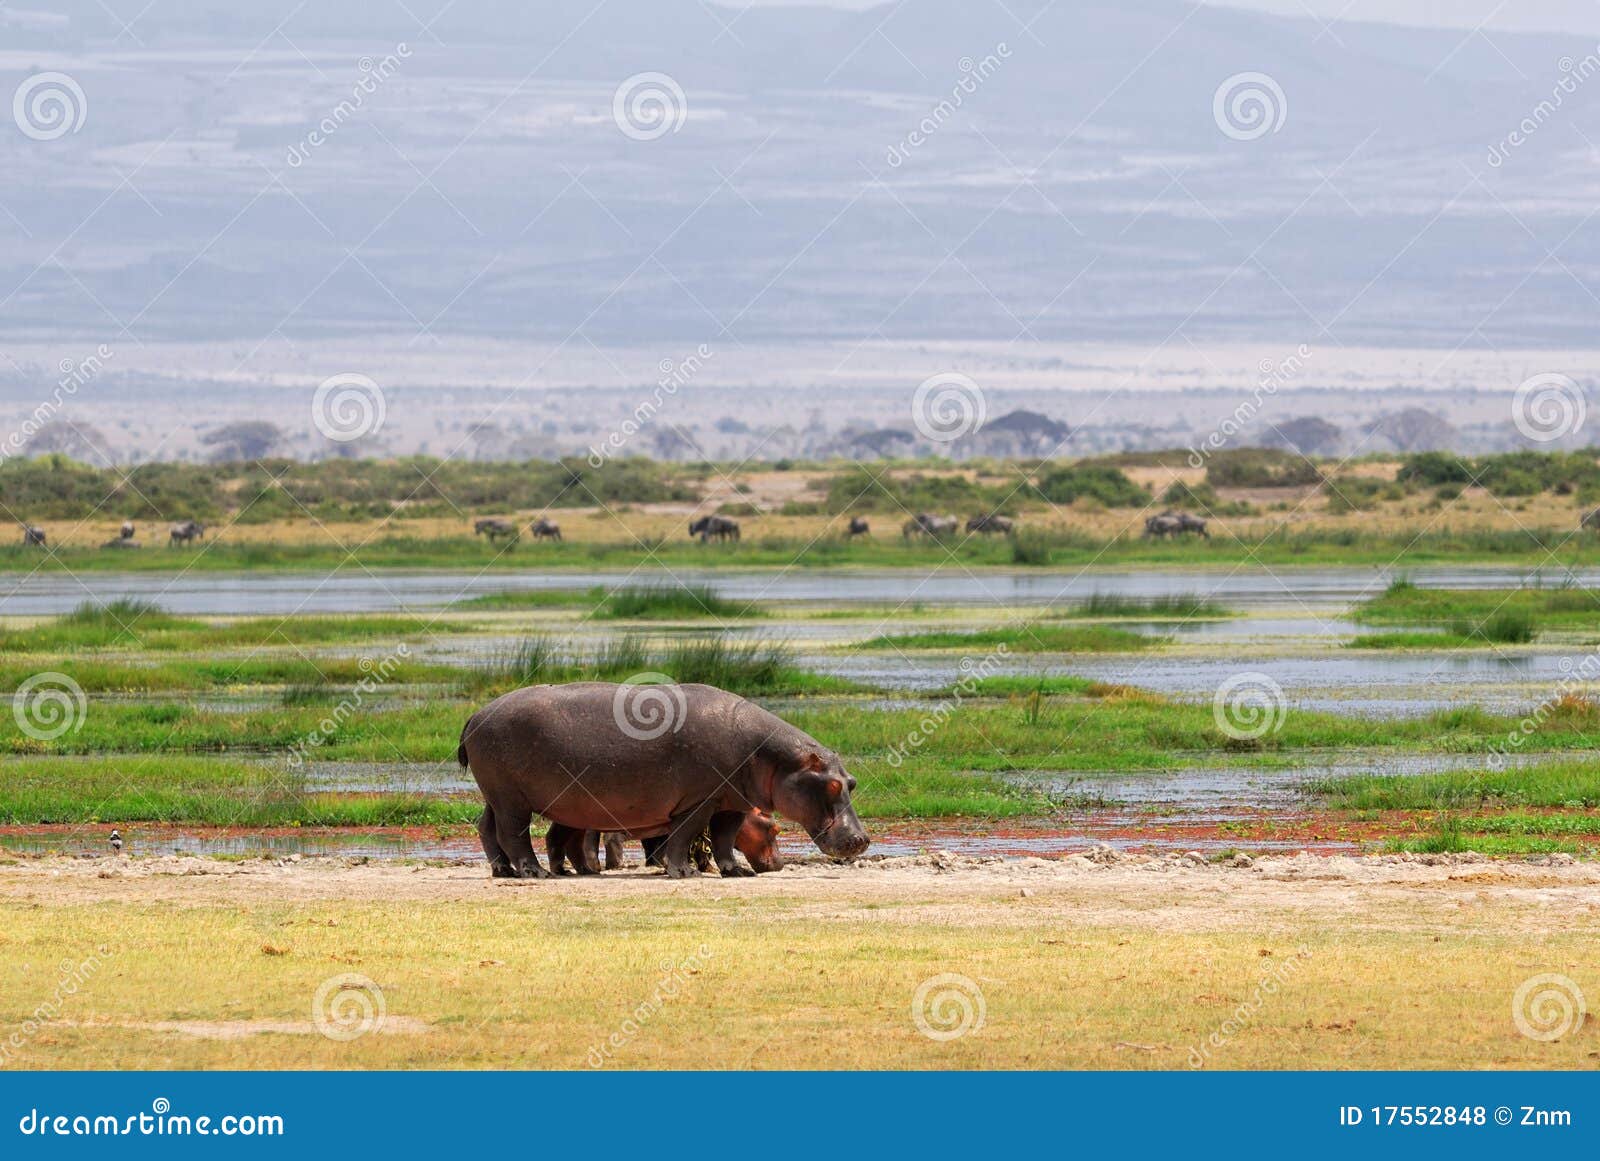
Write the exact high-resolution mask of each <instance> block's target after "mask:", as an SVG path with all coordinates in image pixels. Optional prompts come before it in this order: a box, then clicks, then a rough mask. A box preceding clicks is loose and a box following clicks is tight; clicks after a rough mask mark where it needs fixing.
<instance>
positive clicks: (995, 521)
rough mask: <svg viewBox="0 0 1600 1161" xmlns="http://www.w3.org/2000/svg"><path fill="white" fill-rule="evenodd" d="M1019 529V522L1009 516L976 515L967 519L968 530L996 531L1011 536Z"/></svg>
mask: <svg viewBox="0 0 1600 1161" xmlns="http://www.w3.org/2000/svg"><path fill="white" fill-rule="evenodd" d="M1016 529H1017V522H1016V521H1015V520H1012V519H1011V518H1010V517H1007V516H995V515H993V514H991V515H988V516H974V517H973V518H972V519H971V520H968V521H967V531H968V532H984V533H989V532H996V533H999V534H1000V535H1001V536H1010V535H1011V534H1012V533H1013V532H1015V531H1016Z"/></svg>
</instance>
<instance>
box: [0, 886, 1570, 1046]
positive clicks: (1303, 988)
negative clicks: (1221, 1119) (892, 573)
mask: <svg viewBox="0 0 1600 1161" xmlns="http://www.w3.org/2000/svg"><path fill="white" fill-rule="evenodd" d="M902 862H903V863H905V864H906V865H905V866H903V867H902V868H901V869H899V870H889V871H884V870H876V871H868V870H851V869H838V870H835V869H832V868H826V867H808V868H803V869H800V870H798V871H792V872H786V873H785V874H783V875H779V876H771V877H763V878H762V879H760V880H756V881H739V882H734V883H722V882H719V881H717V880H714V879H713V880H702V881H693V882H687V883H683V884H672V883H668V882H666V881H665V880H663V879H661V878H660V877H659V876H657V875H653V874H652V875H646V874H643V873H630V874H625V875H622V876H608V877H606V878H604V879H602V880H599V881H594V880H591V881H584V882H573V881H564V882H559V883H509V884H508V883H495V882H491V881H489V880H488V879H487V878H486V877H485V876H484V875H483V873H482V871H481V869H480V868H477V867H460V868H456V867H450V868H440V867H427V868H415V869H412V868H406V867H396V866H387V867H378V866H368V867H361V868H346V867H344V866H342V865H336V864H326V865H313V864H309V863H308V864H302V865H299V866H295V867H290V868H273V867H271V866H270V865H266V864H252V865H248V866H243V867H237V866H236V867H228V866H225V865H222V864H215V863H211V864H206V863H203V862H202V861H199V860H176V859H168V860H158V861H156V863H155V865H147V866H145V867H143V868H139V867H138V866H136V865H135V864H132V863H131V862H125V863H123V864H122V866H123V868H124V870H122V871H120V872H117V873H116V875H115V877H113V878H109V879H101V878H98V877H96V872H95V870H94V869H93V868H92V867H85V866H84V865H83V864H82V863H74V862H70V861H65V860H54V861H43V862H32V861H30V862H28V863H26V864H24V865H21V866H13V867H7V868H0V916H3V918H0V931H3V932H4V934H3V935H0V978H3V979H5V980H6V981H7V986H6V988H5V989H4V992H3V993H0V1034H9V1033H10V1032H12V1031H13V1030H15V1029H16V1028H17V1027H18V1026H19V1025H21V1024H22V1022H24V1021H26V1020H28V1019H29V1017H30V1013H32V1012H33V1011H34V1010H35V1007H36V1005H38V1004H39V1003H40V1002H41V1001H44V1000H47V999H49V998H50V997H51V995H52V993H53V991H54V989H55V988H56V984H57V981H58V978H59V976H60V973H61V971H62V965H67V966H68V967H70V966H71V965H73V964H76V963H79V962H81V961H82V960H83V959H84V958H85V957H86V956H89V955H92V954H94V951H93V949H95V948H96V947H102V946H103V947H104V948H106V949H107V954H106V955H105V957H104V960H103V961H102V962H101V963H100V965H99V966H98V968H97V969H96V970H95V971H94V972H93V973H92V974H91V976H90V978H88V979H87V980H86V981H85V982H84V984H83V986H82V987H80V988H78V989H77V990H76V992H75V994H72V995H69V996H67V997H65V998H64V999H63V1000H62V1002H61V1005H60V1010H59V1012H58V1013H56V1018H55V1019H54V1020H52V1021H50V1022H48V1023H46V1024H45V1025H44V1026H43V1027H42V1028H41V1029H40V1030H38V1031H37V1033H36V1034H34V1035H33V1036H32V1037H31V1038H29V1039H27V1040H26V1042H25V1044H24V1046H23V1048H22V1049H21V1051H20V1052H17V1053H16V1054H15V1055H14V1057H13V1060H14V1063H15V1066H18V1067H45V1068H89V1067H97V1068H144V1067H177V1068H192V1067H246V1068H253V1067H275V1068H278V1067H287V1068H342V1067H361V1068H378V1067H400V1068H407V1067H478V1066H513V1067H516V1066H532V1067H568V1068H584V1067H589V1066H592V1065H593V1064H594V1062H595V1061H596V1060H597V1059H598V1060H601V1061H603V1062H604V1063H605V1064H607V1065H608V1066H615V1067H630V1068H654V1067H689V1068H699V1067H705V1068H713V1067H719V1068H824V1067H887V1068H1015V1067H1039V1068H1045V1067H1068V1068H1071V1067H1088V1068H1183V1067H1186V1066H1188V1065H1189V1064H1190V1063H1191V1061H1192V1059H1193V1056H1192V1054H1193V1052H1194V1050H1195V1049H1196V1048H1199V1047H1202V1046H1204V1047H1206V1048H1207V1049H1208V1050H1209V1053H1210V1061H1209V1066H1210V1067H1220V1068H1251V1067H1266V1068H1389V1067H1424V1068H1443V1067H1465V1068H1476V1067H1512V1068H1518V1067H1562V1068H1573V1067H1593V1065H1594V1062H1595V1060H1596V1058H1597V1057H1600V1035H1597V1034H1596V1030H1595V1028H1594V1025H1593V1022H1592V1021H1591V1023H1590V1025H1589V1026H1588V1027H1587V1028H1585V1029H1580V1030H1578V1031H1576V1032H1573V1033H1572V1034H1570V1035H1568V1036H1567V1037H1565V1038H1564V1039H1562V1040H1561V1041H1559V1042H1556V1043H1539V1042H1536V1041H1533V1040H1530V1039H1528V1038H1526V1037H1524V1036H1522V1035H1520V1034H1519V1033H1518V1032H1517V1030H1516V1027H1515V1025H1514V1024H1513V1021H1512V1018H1511V1001H1512V996H1513V993H1514V992H1515V990H1516V988H1517V986H1518V984H1519V983H1521V982H1522V981H1523V980H1525V979H1527V978H1529V977H1530V976H1532V975H1534V974H1537V973H1540V972H1561V973H1565V974H1568V975H1570V976H1572V977H1573V978H1574V979H1576V980H1577V981H1579V982H1580V983H1583V984H1586V985H1587V986H1588V987H1589V990H1590V993H1591V994H1595V993H1600V979H1596V978H1595V977H1594V976H1593V974H1592V973H1593V971H1594V959H1593V956H1592V949H1593V946H1594V942H1593V940H1594V934H1595V931H1594V929H1595V927H1596V918H1595V916H1596V907H1595V902H1596V900H1597V898H1600V874H1597V873H1596V872H1595V869H1594V868H1592V867H1584V866H1579V867H1576V868H1564V869H1562V871H1561V872H1560V873H1557V872H1556V871H1555V870H1554V869H1550V870H1545V871H1541V870H1538V869H1534V868H1526V867H1522V868H1512V869H1510V870H1501V869H1498V868H1495V867H1492V866H1491V867H1479V868H1470V867H1466V868H1463V867H1456V868H1450V867H1443V868H1418V867H1414V866H1410V865H1403V864H1395V863H1372V864H1358V863H1355V862H1354V861H1352V860H1307V859H1301V860H1282V861H1275V863H1274V864H1268V865H1265V866H1261V865H1258V867H1257V868H1256V869H1255V870H1252V871H1220V870H1216V869H1213V868H1180V867H1176V866H1174V865H1172V864H1170V863H1168V864H1157V865H1154V866H1151V865H1134V866H1132V867H1129V866H1122V867H1112V868H1104V867H1094V866H1091V865H1089V864H1087V863H1085V862H1084V861H1082V860H1069V861H1068V862H1067V863H1062V864H1033V865H1023V866H1021V867H1018V866H1016V865H1009V866H996V865H990V866H987V867H985V866H976V867H974V866H970V865H969V866H966V867H962V866H955V867H950V866H948V865H946V867H945V869H943V870H941V869H938V867H936V866H930V865H928V862H927V860H924V861H923V863H922V865H912V864H913V861H912V860H904V861H902ZM102 865H103V864H102ZM1352 868H1353V869H1352ZM197 870H206V871H207V872H208V873H206V874H203V875H202V874H196V873H194V872H195V871H197ZM344 973H357V974H359V975H361V976H364V977H367V978H369V979H370V980H371V981H373V982H374V984H375V985H376V986H377V987H378V988H380V989H381V991H382V998H383V1004H384V1007H385V1010H386V1018H385V1022H384V1024H383V1026H382V1029H381V1031H377V1032H370V1033H368V1034H365V1035H361V1036H359V1037H358V1038H356V1039H353V1040H350V1041H340V1040H334V1039H329V1038H328V1037H326V1036H324V1035H321V1034H319V1033H318V1031H317V1025H316V1024H315V1022H314V1021H313V1004H314V997H315V995H316V994H317V991H318V989H319V987H321V986H323V985H324V984H325V983H326V981H329V980H330V979H333V978H334V977H337V976H340V975H341V974H344ZM947 973H954V974H957V975H959V976H962V977H965V979H966V980H967V981H970V986H971V987H975V988H976V989H977V990H978V991H979V992H981V995H982V1002H983V1007H984V1013H983V1021H982V1025H981V1027H975V1028H973V1029H972V1030H971V1031H970V1032H968V1033H967V1034H966V1035H962V1036H960V1037H958V1038H955V1039H951V1040H936V1039H932V1038H930V1037H929V1036H927V1035H925V1034H924V1033H923V1031H922V1030H920V1029H919V1027H918V1025H917V1022H916V1021H915V1019H914V1018H913V1002H914V997H915V996H916V994H917V991H918V988H919V986H921V985H923V983H924V982H925V981H928V980H930V979H931V978H933V977H936V976H939V975H942V974H947ZM1268 980H1271V981H1274V982H1275V986H1273V987H1271V988H1266V987H1265V986H1264V983H1263V982H1264V981H1268ZM952 986H953V987H955V988H957V989H965V988H967V987H969V985H968V984H964V983H959V982H958V983H956V984H954V985H952ZM941 990H943V989H941V988H935V992H936V993H937V992H938V991H941ZM658 997H659V1002H657V998H658ZM968 998H969V1001H971V1002H975V1001H976V994H975V993H968ZM361 999H362V993H361V992H360V991H359V990H357V991H354V992H350V993H348V994H346V995H345V997H344V1000H345V1002H346V1003H347V1004H348V1005H349V1008H348V1011H349V1012H359V1010H360V1005H359V1001H360V1000H361ZM1241 1005H1243V1006H1244V1007H1243V1008H1241ZM1241 1011H1243V1012H1245V1013H1246V1014H1245V1015H1243V1016H1241V1015H1239V1013H1240V1012H1241ZM941 1013H942V1015H943V1016H945V1017H946V1018H951V1019H954V1018H958V1017H959V1013H960V1008H959V1005H947V1006H944V1007H942V1008H941V1007H939V1006H937V1005H935V1006H934V1007H932V1008H930V1009H929V1011H928V1015H929V1020H930V1026H931V1027H933V1028H934V1029H935V1030H936V1031H937V1030H939V1029H940V1027H941V1025H940V1024H939V1023H938V1021H939V1018H940V1016H941ZM1230 1017H1232V1018H1233V1019H1234V1020H1235V1026H1234V1027H1232V1028H1229V1027H1228V1025H1227V1021H1229V1019H1230ZM630 1019H631V1020H632V1021H633V1022H632V1023H630ZM1213 1033H1216V1034H1218V1035H1219V1036H1221V1037H1222V1043H1220V1044H1217V1043H1216V1042H1215V1041H1212V1040H1211V1039H1210V1037H1211V1036H1212V1035H1213ZM613 1036H616V1037H617V1038H618V1039H617V1040H616V1041H613V1040H612V1037H613ZM608 1045H609V1046H610V1047H609V1048H608V1047H607V1046H608ZM596 1053H598V1054H599V1055H595V1054H596Z"/></svg>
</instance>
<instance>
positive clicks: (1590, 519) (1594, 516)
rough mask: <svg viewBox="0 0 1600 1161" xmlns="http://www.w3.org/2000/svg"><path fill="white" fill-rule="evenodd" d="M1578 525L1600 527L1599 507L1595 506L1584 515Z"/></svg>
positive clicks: (1581, 526) (1580, 526)
mask: <svg viewBox="0 0 1600 1161" xmlns="http://www.w3.org/2000/svg"><path fill="white" fill-rule="evenodd" d="M1578 527H1579V528H1600V508H1596V509H1595V510H1594V511H1593V512H1590V513H1589V514H1588V515H1587V516H1585V517H1584V518H1583V520H1582V521H1581V522H1580V523H1579V524H1578Z"/></svg>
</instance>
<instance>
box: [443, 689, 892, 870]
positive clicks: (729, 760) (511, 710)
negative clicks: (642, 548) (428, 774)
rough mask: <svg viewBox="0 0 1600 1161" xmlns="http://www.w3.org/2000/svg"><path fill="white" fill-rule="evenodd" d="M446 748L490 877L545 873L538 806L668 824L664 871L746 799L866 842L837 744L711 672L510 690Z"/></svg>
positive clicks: (835, 850)
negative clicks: (453, 757) (698, 679)
mask: <svg viewBox="0 0 1600 1161" xmlns="http://www.w3.org/2000/svg"><path fill="white" fill-rule="evenodd" d="M651 734H655V735H656V736H649V735H651ZM457 757H458V759H459V760H460V762H461V764H462V765H463V766H466V767H467V768H468V769H470V770H471V771H472V776H473V778H474V779H475V780H476V781H477V783H478V787H479V789H480V790H482V791H483V797H484V802H485V805H486V809H485V810H484V814H483V818H482V820H481V821H480V823H479V827H478V830H479V837H480V838H481V840H482V842H483V848H484V853H485V854H486V855H487V856H488V857H489V863H490V866H491V868H492V870H493V872H494V874H495V875H496V876H500V877H516V878H535V877H537V878H542V877H544V876H545V874H546V872H545V870H544V868H543V867H541V866H540V864H539V860H538V857H537V856H536V855H535V854H534V850H533V845H532V841H531V839H530V838H529V833H528V832H529V827H530V825H531V823H532V821H533V817H534V816H535V815H540V816H542V817H544V818H546V819H549V820H550V821H552V822H558V823H561V824H562V825H564V826H568V827H572V828H573V829H575V830H600V831H617V832H622V833H626V834H629V835H633V836H643V835H649V834H656V835H660V834H665V835H666V836H667V840H666V847H665V862H666V868H667V874H668V875H669V876H672V877H675V878H677V877H683V876H685V875H690V874H694V873H695V870H694V868H693V867H692V866H691V864H690V861H689V844H690V843H691V842H692V841H693V839H694V838H696V837H697V836H699V835H700V834H701V833H703V832H704V831H705V829H706V828H707V827H708V826H713V827H716V826H725V825H733V819H732V815H733V814H735V813H737V814H738V815H739V816H741V817H742V816H743V815H744V814H745V813H746V812H747V811H749V810H751V809H752V808H755V809H759V810H764V811H767V812H769V813H776V814H779V815H781V816H783V817H785V818H788V819H792V820H793V821H794V822H796V823H798V824H799V825H800V826H802V827H804V828H805V830H806V833H807V834H809V835H810V836H811V838H812V840H813V841H814V842H816V844H817V846H818V847H819V848H820V849H821V850H822V851H823V852H824V853H825V854H829V855H834V856H836V857H840V858H849V857H853V856H855V855H859V854H860V853H861V852H862V851H864V850H866V849H867V845H868V842H869V840H868V838H867V834H866V831H865V829H864V828H863V827H862V825H861V820H860V819H859V818H858V817H857V816H856V812H855V808H854V807H853V806H852V805H851V803H850V794H851V792H852V791H853V790H854V789H855V779H854V778H852V777H851V776H850V775H849V774H848V773H847V772H846V771H845V769H844V766H843V764H842V763H841V762H840V761H839V756H838V755H837V754H835V753H834V752H833V751H831V750H829V749H827V748H826V747H824V746H822V745H821V744H820V743H819V742H818V741H817V740H816V739H815V738H812V737H811V736H810V735H809V734H806V733H804V732H803V731H801V730H798V729H796V728H795V727H793V726H791V725H789V724H788V723H787V722H785V721H783V720H782V719H781V718H778V717H776V716H774V715H773V714H770V713H768V712H767V711H766V710H764V709H762V708H761V707H760V706H757V705H755V704H754V703H752V702H749V701H746V700H745V699H744V698H742V697H739V696H737V695H735V694H731V693H728V692H727V691H726V690H721V689H717V688H715V687H713V686H709V685H657V686H651V685H633V686H617V685H614V684H611V683H609V682H580V683H574V684H571V685H535V686H530V687H528V688H526V689H518V690H514V691H512V692H511V693H508V694H505V695H503V696H501V697H499V698H496V699H495V700H494V701H492V702H490V703H489V704H488V705H486V706H485V707H484V708H483V709H481V710H479V711H478V712H477V713H475V714H473V715H472V717H471V718H469V719H468V720H467V724H466V728H465V729H464V730H463V731H462V733H461V746H460V748H459V750H458V752H457ZM719 816H720V817H719ZM713 819H716V822H715V823H713Z"/></svg>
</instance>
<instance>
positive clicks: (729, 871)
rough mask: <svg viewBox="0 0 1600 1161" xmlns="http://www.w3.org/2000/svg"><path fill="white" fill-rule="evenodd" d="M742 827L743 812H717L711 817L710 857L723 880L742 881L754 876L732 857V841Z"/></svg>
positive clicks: (752, 872)
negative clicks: (715, 863)
mask: <svg viewBox="0 0 1600 1161" xmlns="http://www.w3.org/2000/svg"><path fill="white" fill-rule="evenodd" d="M743 825H744V812H743V811H740V810H719V811H718V812H717V813H716V814H713V815H712V816H711V855H712V857H713V858H714V859H716V861H717V870H718V871H720V872H721V873H722V877H723V878H724V879H734V878H741V879H742V878H746V877H748V876H750V875H754V874H755V872H754V871H752V870H750V868H748V867H742V866H740V865H739V862H738V860H737V859H735V858H734V857H733V840H734V839H735V838H736V837H738V834H739V828H740V827H741V826H743Z"/></svg>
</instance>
